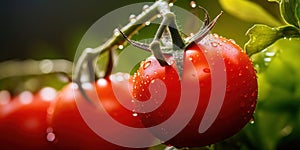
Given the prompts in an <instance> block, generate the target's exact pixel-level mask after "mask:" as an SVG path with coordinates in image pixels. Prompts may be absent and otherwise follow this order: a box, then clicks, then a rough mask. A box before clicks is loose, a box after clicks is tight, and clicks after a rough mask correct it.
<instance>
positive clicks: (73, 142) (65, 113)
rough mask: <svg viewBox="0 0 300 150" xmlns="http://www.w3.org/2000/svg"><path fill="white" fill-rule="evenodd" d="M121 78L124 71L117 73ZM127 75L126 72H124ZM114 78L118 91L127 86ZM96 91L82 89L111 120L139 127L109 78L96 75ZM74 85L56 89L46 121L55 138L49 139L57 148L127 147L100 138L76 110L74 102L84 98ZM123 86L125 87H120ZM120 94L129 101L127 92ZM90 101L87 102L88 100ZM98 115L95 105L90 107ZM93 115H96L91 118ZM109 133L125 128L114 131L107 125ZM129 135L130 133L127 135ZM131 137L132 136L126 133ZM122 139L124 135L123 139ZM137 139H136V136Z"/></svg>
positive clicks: (120, 132) (118, 132) (116, 132)
mask: <svg viewBox="0 0 300 150" xmlns="http://www.w3.org/2000/svg"><path fill="white" fill-rule="evenodd" d="M119 76H121V77H122V78H123V76H126V74H122V75H119ZM127 76H129V75H128V74H127ZM115 82H116V85H117V86H116V88H117V89H115V90H117V91H118V92H122V90H123V93H125V91H124V90H127V88H128V87H127V86H126V85H122V84H121V85H120V83H121V82H118V81H115ZM93 86H94V87H95V88H96V90H97V93H92V90H90V89H85V92H86V93H87V94H88V96H89V98H90V99H95V100H98V99H99V100H100V102H101V103H102V104H103V106H104V108H105V110H106V111H107V112H108V113H109V114H110V115H111V116H112V118H114V119H115V120H117V121H119V122H120V123H123V124H124V125H128V126H133V127H142V124H141V122H140V120H139V118H138V117H136V116H134V115H133V112H132V111H131V110H128V109H126V108H124V107H122V105H121V104H120V103H119V102H118V101H117V99H116V97H115V95H114V92H113V88H112V81H111V80H110V79H109V78H108V79H99V80H97V81H96V82H95V84H94V85H93ZM76 87H77V85H76V84H75V83H70V84H68V85H66V86H65V87H64V88H63V89H62V90H61V91H60V93H59V95H58V97H57V99H56V101H55V102H54V103H53V105H52V106H51V110H53V112H52V113H51V114H50V116H51V117H50V125H51V127H52V128H53V134H54V135H55V139H53V143H54V144H55V147H56V148H58V149H66V148H71V149H130V148H125V147H121V146H118V145H115V144H113V143H110V142H108V141H107V140H105V139H104V138H102V137H100V136H99V135H97V134H96V133H95V132H94V131H93V130H92V129H91V128H90V127H89V126H88V125H87V124H86V122H85V120H84V118H82V115H81V114H80V110H79V109H78V107H77V105H78V104H79V103H82V102H86V103H87V100H86V99H85V98H84V97H83V96H82V95H81V93H80V91H79V90H78V88H76ZM124 88H125V89H124ZM127 93H128V95H126V94H123V95H122V96H124V97H123V98H125V99H126V100H128V101H126V103H132V102H131V100H132V99H131V96H130V95H129V92H128V91H127ZM88 105H91V104H88ZM91 108H92V109H93V108H94V110H92V111H95V112H96V113H97V114H98V115H101V113H103V112H101V111H100V110H98V109H96V107H91ZM95 119H97V117H96V118H95ZM109 130H110V132H111V134H112V135H115V136H118V134H126V131H117V130H115V129H109ZM128 137H130V135H128ZM130 138H133V137H130ZM124 140H126V139H124ZM136 140H137V142H138V141H139V139H136Z"/></svg>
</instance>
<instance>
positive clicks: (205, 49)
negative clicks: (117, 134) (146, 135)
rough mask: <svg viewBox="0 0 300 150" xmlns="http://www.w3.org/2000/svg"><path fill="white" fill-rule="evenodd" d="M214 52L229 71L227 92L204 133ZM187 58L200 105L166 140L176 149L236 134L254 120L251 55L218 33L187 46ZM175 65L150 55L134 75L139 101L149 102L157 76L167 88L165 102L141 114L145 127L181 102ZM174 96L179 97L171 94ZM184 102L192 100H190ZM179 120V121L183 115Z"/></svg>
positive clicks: (134, 92) (206, 143)
mask: <svg viewBox="0 0 300 150" xmlns="http://www.w3.org/2000/svg"><path fill="white" fill-rule="evenodd" d="M205 53H206V54H207V55H205ZM213 53H214V54H217V53H218V54H219V53H220V54H221V56H222V58H223V60H224V64H225V68H224V69H225V70H226V72H225V71H224V73H226V89H224V90H226V91H225V92H226V93H225V98H224V102H223V104H222V107H221V110H220V112H219V114H218V116H217V118H216V119H215V121H214V122H213V124H212V125H211V126H210V127H209V128H208V129H207V130H206V131H205V132H204V133H199V132H198V129H199V124H200V122H201V121H202V119H203V116H204V113H205V110H206V108H207V106H208V103H209V98H210V93H211V89H212V87H211V86H212V82H211V79H212V76H211V72H210V70H211V69H212V68H210V65H212V66H213V64H209V63H208V60H207V59H211V58H207V57H205V56H209V55H210V54H213ZM214 54H213V55H214ZM185 61H190V62H192V63H193V65H194V67H195V69H196V72H197V77H198V80H199V86H200V89H201V90H200V96H199V100H198V105H197V109H196V111H195V113H194V116H193V117H192V119H191V120H190V121H189V123H188V125H187V126H185V128H184V129H183V130H181V131H180V132H179V133H178V134H177V135H176V136H175V137H173V138H171V139H170V140H168V141H165V143H166V144H169V145H172V146H175V147H177V148H182V147H201V146H205V145H208V144H213V143H216V142H219V141H221V140H224V139H226V138H228V137H230V136H232V135H234V134H236V133H237V132H238V131H240V130H241V129H242V128H243V127H244V126H245V125H246V124H247V123H248V122H249V121H250V120H251V119H252V117H253V112H254V109H255V105H256V100H257V88H258V87H257V80H256V71H255V70H254V68H253V65H252V62H251V60H250V59H249V57H248V56H247V55H246V54H245V53H244V52H243V51H242V49H241V48H240V47H239V46H238V45H236V44H235V43H234V42H232V41H231V40H227V39H225V38H223V37H219V36H217V35H208V36H206V37H205V38H204V39H203V40H202V41H200V42H199V43H198V44H196V43H192V44H191V45H189V46H188V47H187V48H186V50H185ZM212 62H213V61H212ZM145 65H146V67H145ZM174 68H175V65H173V64H172V65H171V66H165V67H161V66H160V65H159V63H158V61H157V60H156V59H155V58H154V57H149V58H147V59H146V60H145V61H144V62H142V63H141V66H140V68H139V70H138V71H137V73H136V74H135V75H134V76H133V81H134V82H133V96H134V98H135V99H137V100H140V101H146V100H148V99H149V98H150V96H151V95H150V92H149V85H150V84H151V82H152V81H153V80H154V79H160V80H162V81H163V82H164V84H165V86H166V88H167V95H166V98H165V100H164V103H163V104H162V105H161V106H160V107H159V108H158V109H156V110H154V111H152V112H148V113H140V114H139V116H140V118H141V120H142V122H143V124H144V125H145V126H146V127H151V126H154V125H158V124H160V123H161V122H162V121H164V120H165V119H166V118H169V116H171V115H172V112H174V109H176V106H177V105H178V101H179V100H180V97H178V93H179V94H180V92H181V89H180V83H179V82H180V79H179V78H178V76H177V75H176V74H177V73H174V71H173V70H174ZM170 70H172V71H170ZM183 72H184V70H183ZM187 80H188V79H187ZM187 82H192V81H187ZM191 90H195V89H191ZM196 90H197V89H196ZM195 92H199V91H195ZM172 95H176V96H175V97H172ZM179 96H180V95H179ZM184 101H186V103H188V102H189V100H188V99H185V100H184ZM186 109H189V108H186ZM181 117H184V115H182V116H181ZM178 122H180V118H179V119H178ZM153 134H155V136H156V137H157V138H162V139H163V137H164V135H163V134H164V133H162V132H153Z"/></svg>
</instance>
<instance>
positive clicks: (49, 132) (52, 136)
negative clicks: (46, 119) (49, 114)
mask: <svg viewBox="0 0 300 150" xmlns="http://www.w3.org/2000/svg"><path fill="white" fill-rule="evenodd" d="M46 139H47V141H49V142H53V141H54V140H55V134H54V133H53V128H51V127H49V128H47V135H46Z"/></svg>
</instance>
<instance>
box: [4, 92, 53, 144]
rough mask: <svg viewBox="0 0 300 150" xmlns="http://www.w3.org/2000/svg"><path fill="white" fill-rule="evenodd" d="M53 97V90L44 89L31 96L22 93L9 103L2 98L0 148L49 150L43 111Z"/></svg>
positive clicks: (27, 93) (30, 94)
mask: <svg viewBox="0 0 300 150" xmlns="http://www.w3.org/2000/svg"><path fill="white" fill-rule="evenodd" d="M2 94H3V93H2ZM55 96H56V91H55V90H54V89H53V88H49V87H47V88H43V89H42V90H40V91H39V92H38V93H35V94H32V93H31V92H28V91H24V92H22V93H20V94H19V95H17V96H16V97H14V98H13V99H12V100H9V99H6V100H4V99H2V100H1V101H2V105H1V107H0V133H1V134H0V147H1V149H9V150H12V149H17V150H20V149H31V150H34V149H50V148H51V143H49V141H47V132H46V131H47V128H48V125H47V109H48V107H49V105H50V101H52V100H54V99H55ZM7 98H8V97H7Z"/></svg>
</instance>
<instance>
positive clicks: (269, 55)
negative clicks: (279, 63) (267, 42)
mask: <svg viewBox="0 0 300 150" xmlns="http://www.w3.org/2000/svg"><path fill="white" fill-rule="evenodd" d="M265 55H266V56H268V57H273V56H275V52H266V53H265Z"/></svg>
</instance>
